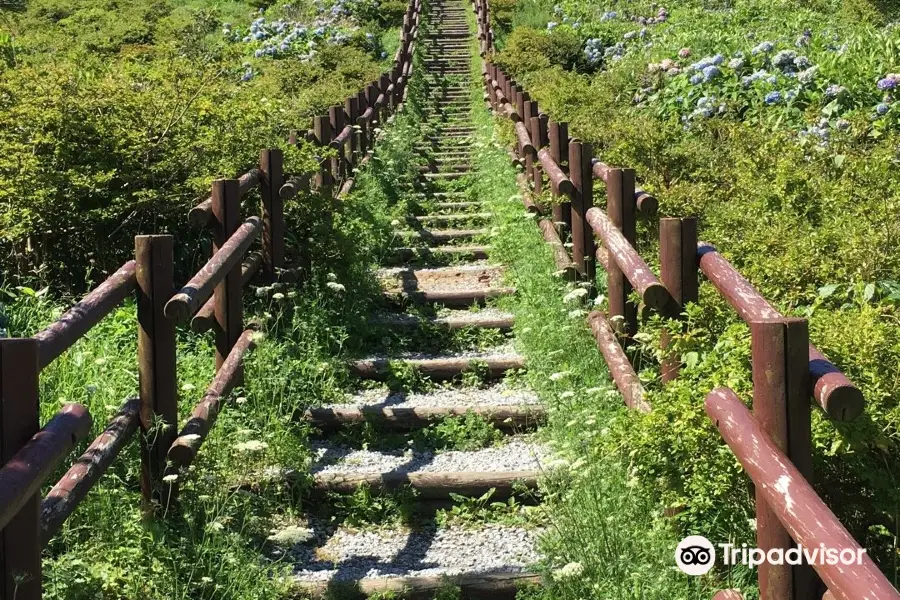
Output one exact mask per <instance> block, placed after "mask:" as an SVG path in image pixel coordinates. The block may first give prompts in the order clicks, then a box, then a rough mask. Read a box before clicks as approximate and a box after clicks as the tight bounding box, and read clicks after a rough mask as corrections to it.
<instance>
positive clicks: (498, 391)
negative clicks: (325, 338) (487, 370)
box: [328, 380, 540, 408]
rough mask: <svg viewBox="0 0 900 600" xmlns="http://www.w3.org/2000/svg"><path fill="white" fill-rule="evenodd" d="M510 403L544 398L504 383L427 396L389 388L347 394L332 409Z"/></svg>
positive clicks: (331, 405)
mask: <svg viewBox="0 0 900 600" xmlns="http://www.w3.org/2000/svg"><path fill="white" fill-rule="evenodd" d="M509 404H540V398H538V396H537V394H535V393H534V392H532V391H530V390H522V389H515V388H511V387H509V386H508V385H506V383H505V382H503V381H502V380H501V382H500V383H498V384H495V385H492V386H490V387H487V388H484V389H477V388H461V389H452V388H450V389H439V390H437V391H433V392H428V393H427V394H417V393H412V392H392V391H391V390H390V389H388V388H387V387H381V388H375V389H371V390H363V391H361V392H359V393H357V394H347V402H345V403H341V404H329V405H328V407H329V408H336V407H339V408H350V407H359V406H378V407H386V406H390V407H397V408H415V407H440V406H473V407H474V406H504V405H509Z"/></svg>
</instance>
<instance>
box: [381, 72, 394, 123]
mask: <svg viewBox="0 0 900 600" xmlns="http://www.w3.org/2000/svg"><path fill="white" fill-rule="evenodd" d="M389 85H391V76H390V75H388V74H387V73H385V74H384V75H382V76H381V77H380V78H379V79H378V90H379V93H380V94H384V104H383V105H382V107H381V111H380V113H379V120H378V124H379V125H380V126H381V127H382V128H383V127H384V124H385V123H386V122H387V119H388V117H389V116H390V114H391V111H392V109H393V106H391V95H390V94H389V93H388V91H387V89H388V86H389Z"/></svg>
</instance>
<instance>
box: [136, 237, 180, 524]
mask: <svg viewBox="0 0 900 600" xmlns="http://www.w3.org/2000/svg"><path fill="white" fill-rule="evenodd" d="M134 258H135V262H136V263H137V269H136V278H137V317H138V347H137V349H138V387H139V389H140V392H139V395H140V422H141V495H142V497H143V503H144V512H145V513H147V514H149V513H150V512H152V510H153V504H154V503H157V504H164V503H165V502H166V501H167V500H168V498H166V497H164V493H163V491H164V489H165V487H166V486H164V485H163V481H162V478H163V475H164V473H165V468H166V452H168V450H169V446H171V445H172V441H174V439H175V436H176V433H177V432H176V426H177V424H178V390H177V384H176V345H175V322H174V321H173V320H171V319H168V318H167V317H166V316H165V314H164V310H165V306H166V302H168V300H169V298H171V297H172V290H173V288H174V283H173V278H174V272H175V266H174V264H175V261H174V241H173V238H172V236H171V235H139V236H137V237H136V238H135V239H134Z"/></svg>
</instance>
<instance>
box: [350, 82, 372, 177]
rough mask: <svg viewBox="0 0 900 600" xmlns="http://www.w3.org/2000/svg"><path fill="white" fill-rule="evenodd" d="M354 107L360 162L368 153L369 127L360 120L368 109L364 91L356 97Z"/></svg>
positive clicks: (354, 122)
mask: <svg viewBox="0 0 900 600" xmlns="http://www.w3.org/2000/svg"><path fill="white" fill-rule="evenodd" d="M356 98H357V100H356V107H357V112H358V116H357V117H356V119H354V120H353V124H354V125H358V126H359V160H360V161H362V159H363V158H365V156H366V154H367V153H368V152H369V141H368V140H369V134H368V130H369V126H368V123H367V122H366V120H365V119H362V118H360V117H361V116H362V115H363V114H364V113H365V112H366V109H368V108H369V100H368V96H367V95H366V91H365V90H361V91H360V92H359V93H358V94H357V95H356Z"/></svg>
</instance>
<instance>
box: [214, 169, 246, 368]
mask: <svg viewBox="0 0 900 600" xmlns="http://www.w3.org/2000/svg"><path fill="white" fill-rule="evenodd" d="M240 194H241V193H240V189H239V188H238V182H237V180H236V179H217V180H216V181H214V182H213V186H212V213H213V219H215V224H214V226H213V254H215V253H216V252H218V251H219V248H221V247H222V245H223V244H224V243H225V242H227V241H228V238H230V237H231V236H232V235H233V234H234V232H235V231H237V228H238V227H240V224H241V195H240ZM241 294H242V286H241V263H240V262H238V263H237V264H236V265H235V266H234V268H233V269H232V270H231V271H230V272H229V273H228V275H226V276H225V279H224V280H222V282H220V283H219V284H218V285H217V286H216V290H215V292H214V293H213V299H214V301H215V305H216V323H217V324H218V328H217V329H216V371H218V370H219V368H220V367H221V366H222V363H224V362H225V359H226V358H228V353H229V352H231V349H232V348H233V347H234V344H235V343H236V342H237V340H238V338H239V337H240V335H241V333H243V331H244V308H243V305H242V300H241ZM236 381H237V382H238V383H236V384H235V385H240V381H241V376H240V374H238V377H237V380H236Z"/></svg>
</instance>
